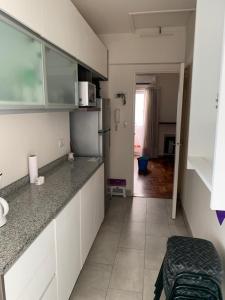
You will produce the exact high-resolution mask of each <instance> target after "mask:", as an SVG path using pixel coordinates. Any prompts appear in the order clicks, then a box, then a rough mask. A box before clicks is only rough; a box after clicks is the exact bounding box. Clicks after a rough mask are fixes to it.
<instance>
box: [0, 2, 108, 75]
mask: <svg viewBox="0 0 225 300" xmlns="http://www.w3.org/2000/svg"><path fill="white" fill-rule="evenodd" d="M0 9H1V10H3V11H4V12H6V13H8V14H9V15H10V16H12V17H14V18H15V19H17V20H18V21H20V22H21V23H23V24H24V25H26V26H28V27H29V28H30V29H32V30H34V31H35V32H37V33H39V34H40V35H41V36H43V37H44V38H45V39H47V40H49V41H50V42H51V43H53V44H55V45H56V46H58V47H60V48H62V49H63V50H65V51H66V52H68V53H69V54H71V55H72V56H74V57H76V58H77V59H78V60H80V61H81V62H83V63H84V64H86V65H87V66H89V67H90V68H92V69H93V70H94V71H96V72H98V73H99V74H101V75H102V76H104V77H107V49H106V47H105V46H104V44H103V43H102V42H101V41H100V39H99V38H98V36H97V35H96V34H95V33H94V31H93V30H92V29H91V28H90V26H89V25H88V24H87V22H86V21H85V20H84V18H83V17H82V16H81V15H80V13H79V12H78V10H77V9H76V8H75V6H74V5H73V4H72V2H71V1H70V0H46V1H44V0H40V1H36V0H31V1H28V0H17V1H15V0H7V1H1V2H0Z"/></svg>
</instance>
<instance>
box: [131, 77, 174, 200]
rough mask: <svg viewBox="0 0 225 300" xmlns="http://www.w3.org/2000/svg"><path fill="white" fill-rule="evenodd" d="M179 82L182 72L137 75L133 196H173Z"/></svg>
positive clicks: (170, 197) (166, 197)
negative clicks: (143, 163)
mask: <svg viewBox="0 0 225 300" xmlns="http://www.w3.org/2000/svg"><path fill="white" fill-rule="evenodd" d="M179 81H180V74H179V73H157V74H138V75H136V88H135V124H134V131H135V132H134V188H133V195H134V196H138V197H146V198H164V199H172V198H173V186H174V170H175V169H174V166H175V154H176V129H177V128H176V123H177V106H178V105H177V104H178V92H179ZM140 157H144V159H145V160H147V162H146V165H147V168H146V172H142V171H143V170H140V168H139V167H138V160H140Z"/></svg>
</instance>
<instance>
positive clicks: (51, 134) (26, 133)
mask: <svg viewBox="0 0 225 300" xmlns="http://www.w3.org/2000/svg"><path fill="white" fill-rule="evenodd" d="M0 137H1V146H0V171H1V172H2V173H3V178H2V186H1V187H3V186H6V185H8V184H10V183H12V182H14V181H15V180H17V179H19V178H21V177H23V176H25V175H26V174H28V168H27V157H28V155H29V154H36V155H37V156H38V166H39V167H42V166H44V165H46V164H47V163H49V162H51V161H53V160H55V159H57V158H59V157H61V156H63V155H64V154H66V153H68V152H69V149H70V148H69V147H70V138H69V137H70V133H69V113H68V112H51V113H27V114H10V115H0ZM59 139H63V140H64V143H65V145H64V147H63V148H59V146H58V140H59Z"/></svg>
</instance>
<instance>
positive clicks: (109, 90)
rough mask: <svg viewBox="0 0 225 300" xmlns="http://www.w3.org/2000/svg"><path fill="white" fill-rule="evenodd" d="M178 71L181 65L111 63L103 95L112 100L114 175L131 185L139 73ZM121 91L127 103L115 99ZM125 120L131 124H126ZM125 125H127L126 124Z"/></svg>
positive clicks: (112, 164) (112, 161)
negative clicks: (117, 121) (116, 113)
mask: <svg viewBox="0 0 225 300" xmlns="http://www.w3.org/2000/svg"><path fill="white" fill-rule="evenodd" d="M163 71H164V72H167V73H176V72H178V71H179V65H177V64H175V65H174V64H168V65H162V64H155V65H153V64H152V65H110V66H109V82H108V84H107V86H105V87H104V93H105V94H103V96H108V97H109V98H110V99H111V112H112V118H111V122H112V124H111V150H110V152H111V156H110V164H111V166H110V169H111V174H110V176H111V177H113V178H125V179H127V184H128V186H127V188H128V189H129V190H132V185H133V139H134V95H135V77H136V74H143V73H162V72H163ZM118 91H122V92H124V93H126V96H127V104H126V105H125V106H123V105H122V101H121V100H120V99H116V98H115V94H116V93H117V92H118ZM116 108H119V109H120V110H121V122H120V125H119V128H118V131H115V128H114V127H115V126H114V118H113V113H114V110H115V109H116ZM124 122H125V123H126V124H127V125H126V124H124ZM124 125H125V126H124Z"/></svg>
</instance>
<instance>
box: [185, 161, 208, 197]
mask: <svg viewBox="0 0 225 300" xmlns="http://www.w3.org/2000/svg"><path fill="white" fill-rule="evenodd" d="M188 169H191V170H195V171H196V173H197V174H198V175H199V177H200V178H201V179H202V181H203V182H204V184H205V185H206V186H207V188H208V189H209V190H210V191H211V190H212V170H213V164H212V161H210V160H209V159H207V158H205V157H194V156H192V157H188Z"/></svg>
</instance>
